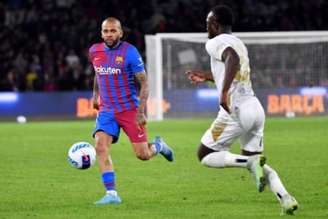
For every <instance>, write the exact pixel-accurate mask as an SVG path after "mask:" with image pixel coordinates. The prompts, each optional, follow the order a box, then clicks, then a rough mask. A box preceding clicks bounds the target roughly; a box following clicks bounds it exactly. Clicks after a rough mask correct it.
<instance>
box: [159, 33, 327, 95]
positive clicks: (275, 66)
mask: <svg viewBox="0 0 328 219" xmlns="http://www.w3.org/2000/svg"><path fill="white" fill-rule="evenodd" d="M246 46H247V48H248V53H249V59H250V65H251V77H252V83H253V88H254V89H257V88H283V87H287V88H293V87H300V86H327V85H328V42H308V43H288V44H262V43H261V44H254V43H252V44H247V43H246ZM188 69H203V70H210V59H209V56H208V54H207V53H206V51H205V46H204V43H203V42H190V40H188V41H182V40H177V39H163V89H164V91H165V90H170V89H181V88H191V87H193V86H192V85H190V83H189V82H188V81H187V80H186V77H185V75H184V72H185V71H186V70H188Z"/></svg>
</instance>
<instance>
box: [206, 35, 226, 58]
mask: <svg viewBox="0 0 328 219" xmlns="http://www.w3.org/2000/svg"><path fill="white" fill-rule="evenodd" d="M205 47H206V51H207V53H208V54H209V55H210V56H211V57H213V58H215V59H217V60H219V61H222V54H223V52H224V50H225V49H226V48H228V47H231V45H230V44H229V43H226V42H224V40H223V39H221V38H213V39H210V40H209V41H207V43H206V45H205Z"/></svg>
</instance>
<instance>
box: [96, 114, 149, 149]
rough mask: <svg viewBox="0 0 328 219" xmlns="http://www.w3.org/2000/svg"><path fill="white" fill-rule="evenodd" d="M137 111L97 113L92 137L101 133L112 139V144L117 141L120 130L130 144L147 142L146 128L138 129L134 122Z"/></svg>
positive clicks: (135, 121)
mask: <svg viewBox="0 0 328 219" xmlns="http://www.w3.org/2000/svg"><path fill="white" fill-rule="evenodd" d="M136 116H137V109H132V110H126V111H123V112H118V113H110V112H99V113H98V116H97V119H96V127H95V129H94V131H93V137H94V136H95V134H96V132H98V131H103V132H105V133H106V134H108V135H111V136H112V137H113V142H112V143H115V142H117V141H118V138H119V136H120V129H121V128H122V129H123V131H124V132H125V134H126V135H127V136H128V138H129V139H130V142H132V143H139V142H148V141H147V129H146V127H140V126H139V125H138V124H137V120H136Z"/></svg>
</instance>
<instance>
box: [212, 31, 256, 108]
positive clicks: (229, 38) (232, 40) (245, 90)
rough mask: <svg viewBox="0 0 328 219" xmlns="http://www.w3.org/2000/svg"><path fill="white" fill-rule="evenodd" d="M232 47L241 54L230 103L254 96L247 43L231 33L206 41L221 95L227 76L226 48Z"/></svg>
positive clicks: (230, 94)
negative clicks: (225, 63)
mask: <svg viewBox="0 0 328 219" xmlns="http://www.w3.org/2000/svg"><path fill="white" fill-rule="evenodd" d="M228 47H231V48H232V49H234V50H235V51H236V53H237V54H238V56H239V64H240V69H239V71H238V72H237V74H236V76H235V78H234V80H233V81H232V84H231V86H230V89H229V92H228V94H229V97H230V104H233V103H235V102H236V101H238V100H239V99H241V98H242V97H245V96H253V95H254V91H253V89H252V83H251V80H250V67H249V59H248V52H247V48H246V46H245V44H244V43H243V42H242V41H241V40H240V39H239V38H237V37H236V36H233V35H231V34H220V35H218V36H216V37H214V38H213V39H210V40H208V41H207V43H206V51H207V53H208V54H209V55H210V57H211V71H212V74H213V78H214V82H215V84H216V87H217V90H218V92H219V95H220V96H221V93H222V88H223V81H224V77H225V65H224V62H223V61H222V54H223V52H224V50H225V49H226V48H228Z"/></svg>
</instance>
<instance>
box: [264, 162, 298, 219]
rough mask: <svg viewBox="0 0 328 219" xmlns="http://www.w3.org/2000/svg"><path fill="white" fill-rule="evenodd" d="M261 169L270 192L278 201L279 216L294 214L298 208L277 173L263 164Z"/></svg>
mask: <svg viewBox="0 0 328 219" xmlns="http://www.w3.org/2000/svg"><path fill="white" fill-rule="evenodd" d="M263 169H264V174H265V178H266V181H267V183H268V186H269V188H270V190H271V191H272V192H273V194H275V196H276V197H277V199H278V200H279V203H280V206H281V209H282V211H281V214H289V215H292V214H294V211H295V210H297V208H298V203H297V201H296V199H295V198H294V197H293V196H291V195H290V194H289V193H288V191H287V190H286V188H285V186H284V185H283V184H282V182H281V180H280V177H279V176H278V173H277V172H276V171H275V170H274V169H273V168H271V167H270V166H269V165H267V164H265V165H264V167H263Z"/></svg>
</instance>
